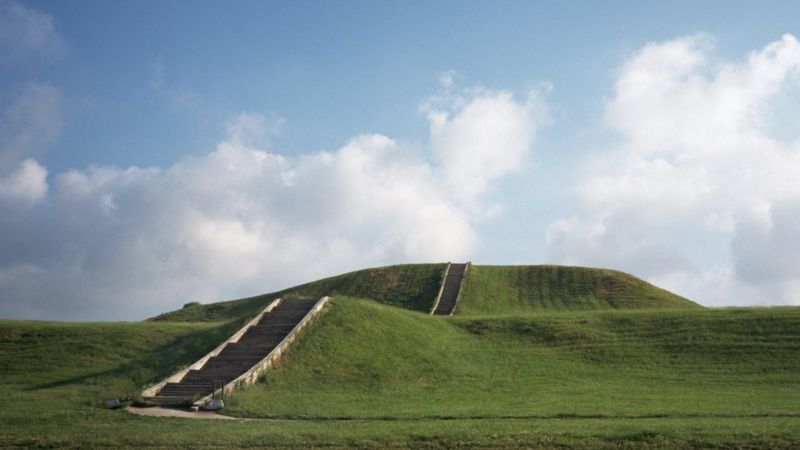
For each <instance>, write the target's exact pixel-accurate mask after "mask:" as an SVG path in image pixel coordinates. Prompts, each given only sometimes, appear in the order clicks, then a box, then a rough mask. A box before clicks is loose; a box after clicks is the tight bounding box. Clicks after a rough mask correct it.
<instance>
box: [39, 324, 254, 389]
mask: <svg viewBox="0 0 800 450" xmlns="http://www.w3.org/2000/svg"><path fill="white" fill-rule="evenodd" d="M245 321H246V320H245V319H244V318H243V319H239V320H233V321H230V322H228V323H225V324H223V325H220V326H218V327H214V328H210V329H205V330H200V331H197V332H195V333H192V334H189V335H188V336H183V337H180V338H178V339H175V340H173V341H171V342H169V343H167V344H166V345H163V346H161V347H158V348H156V349H154V350H153V351H150V352H148V353H147V354H145V355H143V356H141V357H138V358H135V359H131V360H128V361H125V362H123V363H121V364H120V365H118V366H117V367H114V368H111V369H107V370H101V371H96V372H92V373H87V374H85V375H79V376H75V377H69V378H65V379H62V380H56V381H50V382H47V383H42V384H38V385H35V386H31V387H28V388H26V389H25V390H27V391H36V390H41V389H52V388H58V387H62V386H68V385H73V384H86V383H88V382H97V381H98V380H108V381H117V382H123V383H124V382H127V383H130V384H131V385H133V386H137V387H140V386H145V385H147V384H150V383H155V382H157V381H159V380H161V379H163V378H165V377H167V376H169V375H171V374H173V373H175V372H177V371H178V370H180V369H181V368H182V367H185V366H187V365H188V364H191V363H193V362H194V361H197V360H198V359H200V358H201V357H203V356H205V355H206V354H207V353H208V352H209V351H211V350H212V349H214V348H215V347H216V346H217V345H219V343H220V342H222V341H224V340H226V339H227V338H228V337H230V335H231V334H233V333H235V332H236V330H238V329H239V328H241V327H242V326H243V325H244V323H245Z"/></svg>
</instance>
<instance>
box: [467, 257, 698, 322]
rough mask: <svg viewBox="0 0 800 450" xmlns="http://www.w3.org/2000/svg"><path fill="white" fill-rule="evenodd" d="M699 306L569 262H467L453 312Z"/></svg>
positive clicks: (631, 279)
mask: <svg viewBox="0 0 800 450" xmlns="http://www.w3.org/2000/svg"><path fill="white" fill-rule="evenodd" d="M653 308H668V309H677V308H699V305H697V304H696V303H694V302H691V301H689V300H687V299H685V298H683V297H680V296H677V295H675V294H673V293H671V292H669V291H665V290H663V289H660V288H658V287H656V286H653V285H652V284H650V283H647V282H645V281H643V280H640V279H639V278H636V277H634V276H632V275H628V274H626V273H623V272H618V271H615V270H608V269H592V268H586V267H568V266H471V267H470V271H469V273H468V275H467V278H466V281H465V283H464V288H463V292H462V293H461V299H460V302H459V304H458V308H457V310H456V312H457V313H458V314H498V313H500V314H509V313H526V312H532V311H541V310H554V309H566V310H581V309H653Z"/></svg>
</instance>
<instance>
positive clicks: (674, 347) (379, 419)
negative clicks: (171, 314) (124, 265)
mask: <svg viewBox="0 0 800 450" xmlns="http://www.w3.org/2000/svg"><path fill="white" fill-rule="evenodd" d="M238 326H239V323H237V322H209V323H184V324H176V323H165V322H148V323H137V324H58V323H37V322H17V321H15V322H0V395H2V398H4V399H5V404H4V408H0V423H1V424H2V425H3V426H2V427H0V447H15V446H16V447H51V448H52V447H73V448H97V447H110V448H125V447H129V448H140V447H155V448H159V447H163V448H167V447H169V448H175V447H195V448H207V447H228V448H229V447H236V448H246V447H255V448H258V447H271V448H276V447H288V448H298V447H369V448H383V447H420V446H422V447H448V448H452V447H468V446H482V447H508V448H514V447H519V448H551V447H564V448H575V447H592V448H676V447H701V448H715V447H716V448H747V447H751V448H787V449H788V448H798V447H800V394H798V392H800V389H798V388H800V375H799V374H800V367H798V365H800V363H799V362H798V361H800V358H798V356H800V348H798V347H800V344H798V343H800V339H798V338H800V336H799V335H800V310H798V309H791V308H783V309H749V310H739V309H737V310H716V311H714V310H711V311H708V310H696V311H660V312H654V311H638V312H632V311H607V312H591V311H586V312H573V313H569V312H562V313H548V314H538V315H525V316H513V317H512V316H490V317H484V316H481V317H478V316H474V317H468V316H465V317H455V318H450V319H444V320H443V319H441V318H432V317H429V316H427V315H424V314H420V313H417V312H413V311H408V310H405V309H399V308H394V307H390V306H385V305H379V304H376V303H373V302H370V301H364V300H355V299H347V298H337V299H336V300H335V301H334V304H333V306H332V307H331V308H329V309H327V310H326V312H325V313H324V315H323V316H322V317H321V318H320V320H318V321H316V322H315V323H314V324H313V326H312V328H311V329H310V330H309V333H307V334H306V335H305V336H304V338H303V339H301V340H300V343H299V345H298V346H297V347H295V348H293V349H292V351H291V352H290V354H289V356H288V357H287V359H286V360H285V364H284V366H283V367H282V368H281V369H280V370H278V371H275V372H273V373H271V374H270V375H269V376H268V377H267V380H266V383H263V384H259V385H256V386H252V387H250V388H248V389H246V390H244V391H242V392H240V393H239V394H237V395H236V396H234V397H233V398H231V399H230V408H229V409H228V410H227V413H229V414H236V415H239V416H250V417H262V418H272V419H267V420H236V421H204V420H186V419H176V418H151V417H139V416H134V415H131V414H129V413H127V412H125V411H122V410H113V411H112V410H105V409H102V408H100V403H101V401H102V399H103V398H105V397H106V396H125V395H130V394H131V393H134V392H136V391H137V390H138V388H139V387H140V386H143V385H145V384H147V383H149V382H151V381H154V380H157V379H159V378H161V377H163V376H164V375H167V374H168V373H170V372H172V371H173V370H175V369H176V368H177V367H179V366H180V365H182V364H187V363H189V362H191V361H193V360H194V359H195V358H196V357H198V356H200V355H202V354H203V353H205V352H206V351H207V350H210V349H211V348H213V347H214V346H215V345H216V344H217V343H218V342H219V341H220V340H221V339H222V338H223V337H224V336H227V335H228V334H229V333H230V332H231V331H232V330H233V329H235V328H236V327H238Z"/></svg>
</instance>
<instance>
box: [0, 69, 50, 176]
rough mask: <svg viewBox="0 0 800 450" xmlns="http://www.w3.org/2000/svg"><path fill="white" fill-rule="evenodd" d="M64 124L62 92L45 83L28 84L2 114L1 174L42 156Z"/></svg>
mask: <svg viewBox="0 0 800 450" xmlns="http://www.w3.org/2000/svg"><path fill="white" fill-rule="evenodd" d="M62 126H63V118H62V114H61V92H60V91H59V90H58V89H57V88H55V87H53V86H51V85H50V84H46V83H28V84H27V85H25V87H24V88H23V89H22V91H21V93H20V94H19V96H18V97H17V98H16V99H15V100H14V101H13V102H12V103H11V104H10V105H9V106H8V107H7V108H6V109H5V111H4V112H3V116H2V118H0V175H2V174H3V173H4V172H8V171H9V170H13V169H14V168H15V167H16V166H17V164H19V162H20V161H22V160H23V159H26V158H31V157H39V156H41V155H42V154H43V152H44V150H45V149H46V147H47V146H48V145H49V144H52V143H53V142H54V141H55V139H57V138H58V136H59V134H60V133H61V128H62Z"/></svg>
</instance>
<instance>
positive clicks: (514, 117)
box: [423, 87, 547, 204]
mask: <svg viewBox="0 0 800 450" xmlns="http://www.w3.org/2000/svg"><path fill="white" fill-rule="evenodd" d="M546 90H547V88H546V87H545V88H542V89H536V90H531V91H530V92H528V93H527V95H526V98H524V99H523V100H522V101H517V99H515V98H514V95H513V94H512V93H510V92H506V91H499V92H496V91H490V90H485V89H480V88H477V89H469V90H465V91H464V92H462V93H461V94H460V95H446V96H440V97H434V98H432V99H430V100H429V101H428V102H427V103H426V104H425V105H423V111H424V112H425V113H426V114H427V117H428V121H429V122H430V127H431V145H432V147H433V149H434V152H435V155H436V157H437V159H438V161H439V163H440V164H441V166H442V167H443V168H445V171H444V175H445V179H446V181H447V183H448V184H449V186H450V189H451V190H452V191H453V192H455V193H456V195H457V196H458V199H459V200H460V201H461V202H463V203H465V204H470V203H472V202H474V201H475V200H476V199H477V198H478V197H479V196H480V195H481V194H483V193H484V192H485V191H486V190H487V188H488V186H489V185H490V184H491V183H492V182H493V181H494V180H495V179H497V178H499V177H502V176H504V175H507V174H509V173H513V172H516V171H518V170H520V169H521V168H522V167H523V166H524V165H525V163H526V157H527V156H528V154H529V150H530V148H531V145H532V143H533V141H534V139H535V137H536V133H537V131H538V127H540V126H541V125H542V124H543V123H544V122H545V121H546V114H545V113H544V102H543V100H542V96H543V94H544V93H545V92H544V91H546Z"/></svg>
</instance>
